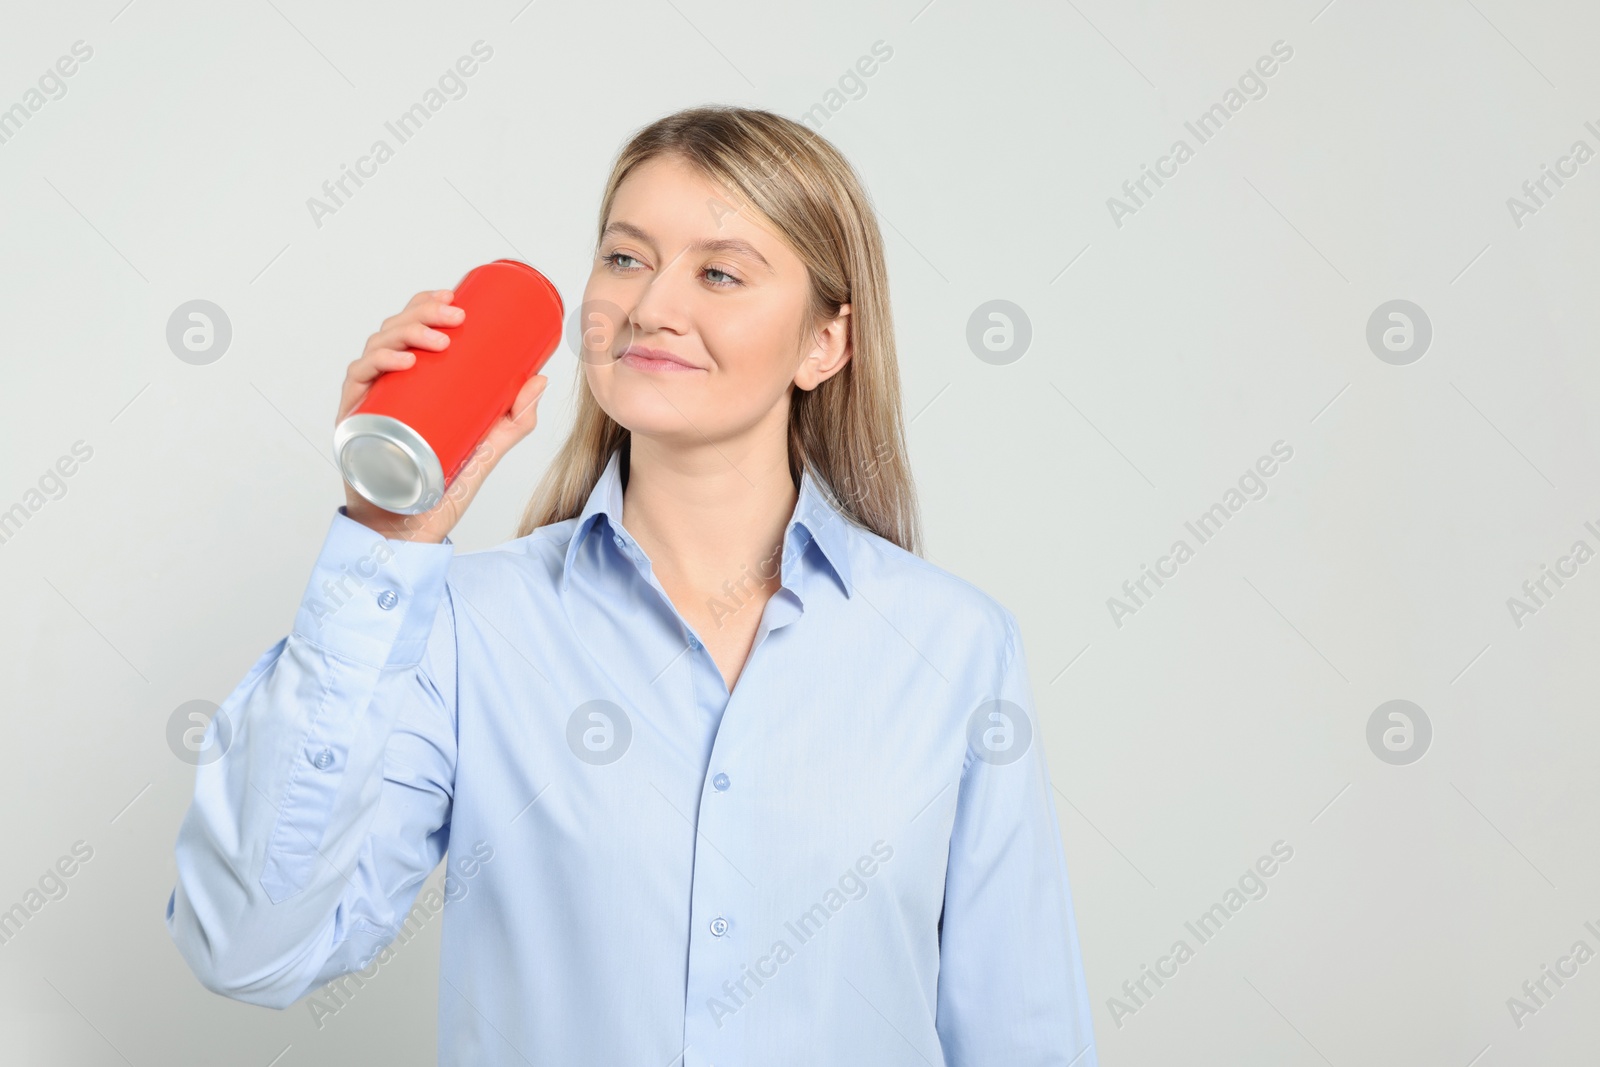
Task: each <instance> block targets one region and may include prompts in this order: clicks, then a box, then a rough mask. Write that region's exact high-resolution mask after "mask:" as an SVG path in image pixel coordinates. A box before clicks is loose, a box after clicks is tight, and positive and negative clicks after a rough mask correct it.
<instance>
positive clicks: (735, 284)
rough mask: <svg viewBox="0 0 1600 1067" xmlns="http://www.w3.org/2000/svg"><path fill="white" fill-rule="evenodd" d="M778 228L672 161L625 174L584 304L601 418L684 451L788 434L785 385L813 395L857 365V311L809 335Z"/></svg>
mask: <svg viewBox="0 0 1600 1067" xmlns="http://www.w3.org/2000/svg"><path fill="white" fill-rule="evenodd" d="M769 226H770V224H769V223H767V222H766V221H765V220H764V219H762V218H761V217H760V216H759V214H757V213H756V212H755V211H754V209H753V208H749V207H747V206H745V205H744V204H743V203H742V201H740V200H737V199H735V197H734V196H733V194H731V193H729V192H728V191H726V190H724V189H723V187H722V186H720V185H718V184H716V183H713V182H712V181H710V180H709V179H707V178H705V177H703V176H702V175H700V174H699V172H697V171H696V170H694V169H693V168H692V167H690V166H689V165H688V164H686V163H684V162H683V161H682V160H680V159H678V158H676V157H671V156H658V157H656V158H655V159H652V160H650V161H649V162H647V163H645V164H643V165H641V166H639V167H637V168H635V169H634V171H633V172H632V173H631V174H629V175H628V177H627V178H625V179H624V180H623V182H622V185H621V186H620V187H619V188H618V189H617V193H616V196H615V197H614V198H613V200H612V207H611V214H610V216H609V217H608V218H607V219H606V231H605V234H604V236H603V238H602V239H601V242H600V248H599V251H598V252H597V254H596V258H595V263H594V268H593V271H592V272H591V273H590V275H589V284H588V285H587V286H586V287H585V289H584V292H583V300H584V303H583V307H582V308H581V309H580V314H581V315H582V322H583V324H584V326H585V327H586V330H587V332H586V334H585V339H584V351H583V372H584V374H585V376H586V377H587V378H588V382H589V389H590V391H591V392H593V393H594V395H595V399H596V400H598V401H599V403H600V406H601V407H602V408H603V409H604V410H605V412H606V414H608V415H610V416H611V417H612V418H613V419H615V420H616V421H617V422H618V423H620V424H621V425H623V426H625V427H627V428H628V429H629V430H631V431H632V432H633V433H635V434H641V435H644V436H646V437H652V438H657V439H660V440H661V441H662V442H664V443H668V444H680V445H683V446H685V447H690V446H702V447H703V446H706V445H707V444H715V443H716V442H720V441H726V440H728V439H730V438H736V437H738V436H740V435H742V434H746V433H748V432H750V431H752V430H756V432H760V430H757V429H756V428H758V427H772V428H773V432H775V433H778V434H779V435H780V439H782V437H781V434H782V433H783V432H784V428H785V427H786V426H787V422H788V410H789V386H790V385H791V384H793V385H796V386H799V387H800V388H801V389H808V390H809V389H815V388H816V387H817V386H818V385H820V384H821V383H822V382H823V381H825V380H826V379H828V378H829V377H831V376H832V375H834V374H836V373H838V371H839V370H840V369H842V368H843V367H844V365H845V362H846V361H847V360H848V359H849V344H848V338H849V329H848V321H849V320H848V314H849V311H848V308H849V305H846V306H845V308H844V309H842V310H841V313H840V315H839V317H838V318H837V319H834V320H832V321H831V322H824V323H821V324H815V325H814V326H813V328H812V329H809V330H806V331H805V334H806V336H805V337H804V339H802V337H801V333H802V320H803V319H804V318H805V317H806V303H807V298H808V295H809V281H808V278H807V272H806V267H805V264H804V263H802V262H801V260H800V258H799V256H797V255H796V254H795V253H794V252H793V251H792V250H791V249H790V248H789V247H788V245H787V244H786V243H785V241H784V240H783V239H782V238H781V237H779V236H778V235H777V234H776V233H775V232H773V231H772V230H770V229H769ZM651 350H654V351H655V352H656V353H657V354H658V355H670V356H671V357H673V358H674V359H677V360H681V361H682V362H681V363H674V362H669V361H666V360H665V359H652V358H650V355H649V353H650V351H651Z"/></svg>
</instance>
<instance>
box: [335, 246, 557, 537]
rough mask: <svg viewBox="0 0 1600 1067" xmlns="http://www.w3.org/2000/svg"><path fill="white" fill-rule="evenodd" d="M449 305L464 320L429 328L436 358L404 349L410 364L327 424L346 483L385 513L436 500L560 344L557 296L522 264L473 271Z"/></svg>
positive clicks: (424, 507)
mask: <svg viewBox="0 0 1600 1067" xmlns="http://www.w3.org/2000/svg"><path fill="white" fill-rule="evenodd" d="M451 302H452V303H453V304H456V305H457V306H459V307H461V308H462V309H464V310H465V311H466V313H467V315H466V318H464V319H463V320H462V321H461V325H459V326H441V327H435V329H438V330H440V331H441V332H442V333H444V334H446V335H448V336H449V338H450V344H449V345H447V346H446V347H445V349H444V350H443V351H441V352H433V351H429V350H425V349H416V348H413V349H411V350H410V351H412V352H415V353H416V356H417V360H416V362H415V363H413V364H412V365H411V366H409V367H407V368H405V369H403V370H397V371H389V372H387V373H385V374H381V375H379V376H378V378H377V380H376V381H374V382H373V383H372V385H371V387H370V388H369V389H368V390H367V395H366V396H364V397H362V398H361V402H360V403H359V404H357V405H356V406H355V408H353V409H352V410H351V412H350V413H349V414H348V415H346V416H345V417H344V418H343V419H341V420H340V422H339V425H338V426H337V427H335V428H334V433H333V451H334V456H335V457H336V458H337V460H338V462H339V469H340V470H341V471H342V472H343V473H344V477H345V480H346V481H348V482H349V483H350V485H351V486H352V487H353V488H354V489H355V491H356V492H358V493H360V494H361V495H362V496H363V497H365V498H367V499H368V500H370V501H372V503H374V504H376V505H377V506H378V507H380V508H383V509H384V510H385V511H393V512H397V513H399V514H402V515H416V514H419V513H421V512H424V511H428V510H430V509H431V508H433V507H434V506H435V505H437V504H438V503H439V501H440V500H442V499H444V492H445V489H446V488H447V487H448V486H449V485H450V483H451V482H453V481H454V480H455V477H456V475H457V474H459V473H460V471H461V468H462V467H463V466H464V465H465V464H466V462H467V460H468V459H469V458H471V456H472V453H473V450H474V449H476V448H477V447H478V444H479V442H481V441H482V440H483V438H484V435H485V434H487V433H488V432H489V429H490V427H492V426H493V425H494V424H495V421H496V420H497V419H499V418H500V416H502V415H504V414H506V413H507V412H508V411H510V409H511V403H512V401H514V400H515V399H516V396H517V392H518V391H519V390H520V389H521V388H522V385H523V383H524V382H526V381H527V380H528V378H529V376H530V375H533V374H535V373H537V372H538V370H539V368H541V367H543V366H544V364H545V362H546V361H547V360H548V359H549V358H550V355H551V353H553V352H554V351H555V349H556V345H557V344H558V343H560V340H561V325H562V319H563V317H564V314H565V312H564V310H563V307H562V303H561V294H560V293H558V292H557V291H556V287H555V286H554V285H552V284H551V283H550V280H549V279H548V278H546V277H545V276H544V275H543V274H540V273H539V272H538V271H536V270H534V269H533V268H532V267H530V266H528V265H527V264H526V263H521V262H519V261H517V260H514V259H498V260H495V261H494V262H493V263H485V264H484V265H482V266H480V267H474V268H473V269H472V270H469V271H467V273H466V275H465V276H464V277H463V278H462V279H461V281H460V283H459V284H458V285H457V286H456V288H455V296H454V299H453V300H452V301H451Z"/></svg>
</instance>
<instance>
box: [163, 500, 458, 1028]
mask: <svg viewBox="0 0 1600 1067" xmlns="http://www.w3.org/2000/svg"><path fill="white" fill-rule="evenodd" d="M454 554H455V547H454V545H453V544H451V543H450V541H449V540H448V539H446V540H445V542H444V543H443V544H424V543H415V542H409V541H396V540H389V539H386V538H384V537H382V536H381V535H380V534H378V533H376V532H375V531H373V530H371V529H370V528H368V527H367V526H365V525H363V524H361V523H359V522H356V521H355V520H354V519H351V518H349V517H348V516H347V515H346V514H345V513H344V509H343V508H340V509H339V512H338V514H336V515H335V516H334V517H333V521H332V525H331V527H330V529H329V531H328V535H327V538H326V540H325V541H324V543H323V546H322V550H321V552H320V553H319V555H318V557H317V560H316V564H315V566H314V568H313V570H312V574H311V580H310V581H309V582H308V583H307V586H306V590H305V593H304V595H303V596H302V598H301V602H300V607H299V610H298V612H297V614H296V616H295V621H294V627H293V630H292V631H291V632H290V633H289V635H288V636H287V637H284V638H283V639H282V640H280V641H278V642H277V643H276V644H275V645H273V646H272V647H271V648H270V649H268V650H267V651H266V652H265V653H264V654H263V655H262V656H261V658H260V659H259V660H258V661H257V662H256V664H255V665H254V666H253V667H252V668H251V669H250V671H249V672H248V673H247V674H246V675H245V677H244V679H243V680H242V681H241V682H240V683H239V684H238V686H237V687H235V689H234V690H233V692H232V693H230V694H229V696H228V697H227V699H226V700H225V701H224V702H223V703H222V705H221V708H220V710H219V711H218V712H217V714H216V715H215V716H214V717H213V718H212V719H211V721H210V723H209V724H208V725H207V727H206V730H205V734H204V736H203V738H202V740H203V742H204V746H203V747H202V748H201V750H200V752H201V759H200V761H199V765H198V766H197V767H196V772H195V786H194V798H193V801H192V802H191V804H190V806H189V809H188V812H187V813H186V814H185V816H184V819H183V823H182V825H181V827H180V829H179V831H178V839H177V849H176V852H177V868H178V876H177V885H176V887H175V888H174V889H173V891H172V894H171V896H170V897H169V899H168V901H167V908H166V923H167V929H168V932H169V933H170V934H171V936H172V938H173V940H174V942H175V943H176V944H177V947H178V950H179V952H180V953H181V954H182V955H183V957H184V959H185V961H187V963H188V964H189V967H190V968H191V970H193V971H194V973H195V975H196V977H197V978H199V980H200V981H201V983H202V984H203V985H205V986H206V987H207V988H208V989H211V990H212V991H214V992H217V993H221V994H223V995H225V996H229V997H233V998H235V999H237V1000H242V1001H247V1002H249V1003H252V1004H260V1005H263V1006H267V1007H273V1008H286V1007H288V1006H289V1005H290V1004H292V1003H294V1001H296V1000H297V999H299V998H300V997H301V996H303V995H304V994H305V993H307V992H309V991H310V990H312V989H314V988H316V987H317V986H319V985H321V984H322V983H323V982H326V981H328V980H329V979H331V978H334V977H336V976H338V975H340V974H344V973H346V972H349V971H353V970H357V969H359V968H361V967H364V966H367V965H369V963H370V960H371V957H373V956H374V955H376V954H377V953H378V952H379V951H380V950H381V949H382V948H383V947H384V946H386V945H388V944H389V942H390V941H392V940H393V939H394V937H395V935H396V933H397V932H398V930H399V927H400V923H401V921H402V920H403V919H404V916H405V915H406V912H407V911H408V909H409V908H410V907H411V904H412V902H413V901H414V900H415V898H416V896H417V893H418V889H419V888H420V886H421V883H422V881H423V879H425V878H426V877H427V875H428V873H429V872H430V871H432V870H433V869H434V867H436V866H437V865H438V863H439V860H440V858H441V857H442V856H443V855H444V852H445V849H446V847H447V845H448V842H449V817H450V802H451V796H452V793H453V788H454V779H455V763H456V703H455V700H456V685H455V674H456V662H455V626H454V617H453V614H452V606H451V601H450V596H449V591H448V587H447V585H446V581H445V578H446V573H447V572H448V570H449V565H450V561H451V559H452V558H453V556H454ZM212 751H216V752H219V753H220V755H219V756H218V757H217V758H214V759H207V758H206V754H207V753H209V752H212Z"/></svg>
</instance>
